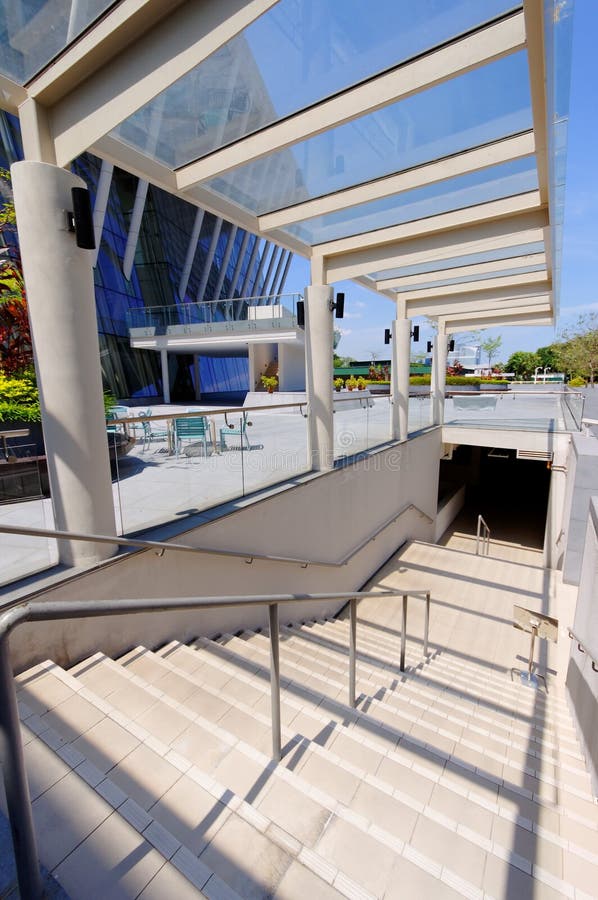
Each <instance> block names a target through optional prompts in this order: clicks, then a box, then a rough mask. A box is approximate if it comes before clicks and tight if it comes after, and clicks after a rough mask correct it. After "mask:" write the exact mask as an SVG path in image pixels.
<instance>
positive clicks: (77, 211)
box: [71, 187, 96, 250]
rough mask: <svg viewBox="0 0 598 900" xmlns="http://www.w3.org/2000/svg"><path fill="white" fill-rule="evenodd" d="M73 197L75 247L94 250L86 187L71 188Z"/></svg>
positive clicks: (91, 214) (89, 205) (89, 201)
mask: <svg viewBox="0 0 598 900" xmlns="http://www.w3.org/2000/svg"><path fill="white" fill-rule="evenodd" d="M71 197H72V198H73V219H74V223H75V239H76V241H77V247H81V249H82V250H95V248H96V239H95V234H94V231H93V213H92V211H91V200H90V197H89V191H88V190H87V188H80V187H74V188H71Z"/></svg>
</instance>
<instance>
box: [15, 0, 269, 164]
mask: <svg viewBox="0 0 598 900" xmlns="http://www.w3.org/2000/svg"><path fill="white" fill-rule="evenodd" d="M276 2H278V0H201V2H199V0H195V2H187V3H182V4H180V3H172V2H168V0H154V2H151V3H148V2H147V0H145V2H141V3H140V2H139V0H130V2H125V3H124V4H122V5H123V6H126V7H127V8H128V9H129V10H130V16H129V19H128V20H126V21H124V22H123V25H122V27H121V28H120V29H117V30H114V29H112V30H111V18H110V16H108V17H106V19H107V20H108V21H106V23H105V24H103V23H104V20H102V21H101V22H100V23H99V24H98V26H96V27H95V28H92V29H90V32H89V33H87V34H86V35H84V36H83V38H82V40H81V42H77V43H76V45H75V48H74V49H76V50H78V54H77V55H81V56H82V59H83V63H82V64H84V65H85V64H86V65H87V71H85V77H84V78H82V73H81V69H80V66H77V65H76V64H75V63H76V59H77V55H75V56H74V57H70V59H71V60H72V64H71V67H70V68H67V69H66V70H65V67H64V64H62V65H60V60H59V63H57V64H56V66H50V67H49V69H48V72H47V73H45V74H44V75H42V76H40V78H39V79H37V80H36V81H35V82H33V83H32V84H31V85H30V86H29V95H30V96H31V97H35V98H37V99H38V100H40V101H41V102H43V103H44V104H51V108H50V107H49V111H50V113H51V126H52V132H53V135H54V141H55V146H56V158H57V162H58V165H59V166H64V165H66V164H67V163H68V162H70V161H71V160H72V159H74V158H75V157H76V156H78V155H79V154H80V153H82V152H83V151H84V150H87V148H88V147H89V145H90V144H92V143H94V142H95V141H97V140H98V139H99V138H100V137H102V136H103V135H105V134H108V133H109V132H110V131H112V129H114V128H115V127H116V126H117V125H118V124H119V123H120V122H122V121H123V120H124V119H126V118H128V117H129V116H130V115H132V114H133V113H134V112H136V111H137V110H138V109H140V108H141V107H142V106H144V105H145V104H146V103H149V101H150V100H152V99H153V98H154V97H156V96H157V95H158V94H160V93H161V92H162V91H164V90H165V89H166V88H167V87H169V86H170V85H171V84H173V83H174V82H175V81H177V80H178V79H179V78H181V77H182V76H183V75H186V74H187V72H189V71H190V70H191V69H193V68H195V67H196V66H197V65H199V63H201V62H202V61H203V60H204V59H206V58H207V57H208V56H210V55H211V54H212V53H214V52H215V51H216V50H218V49H220V48H221V47H222V46H223V45H224V44H226V43H227V42H228V41H230V40H231V39H232V38H234V37H235V36H236V35H237V34H239V32H241V31H242V30H243V29H244V28H245V27H247V25H250V24H251V23H252V22H253V21H254V20H255V19H256V18H258V17H259V16H261V15H262V14H263V13H264V12H266V11H267V10H268V9H270V7H272V6H273V5H274V4H275V3H276ZM160 5H161V6H162V8H161V10H160V16H161V18H160V20H159V21H158V22H156V23H155V24H154V26H153V27H152V28H148V27H147V21H144V20H143V19H140V20H138V18H137V17H136V16H135V15H134V12H135V7H137V10H139V7H140V6H142V7H152V8H153V9H154V11H155V10H159V9H160ZM173 6H174V7H176V8H174V9H173ZM169 8H170V11H169ZM116 12H118V8H117V10H115V13H116ZM156 15H157V13H156ZM135 22H136V23H137V32H136V33H135V32H133V30H132V29H133V24H134V23H135ZM100 35H103V36H104V40H103V41H101V40H98V39H99V36H100ZM125 36H126V37H127V38H128V39H127V40H126V42H125V40H124V38H125ZM61 60H62V57H61Z"/></svg>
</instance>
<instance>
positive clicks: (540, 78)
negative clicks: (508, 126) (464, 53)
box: [523, 0, 550, 204]
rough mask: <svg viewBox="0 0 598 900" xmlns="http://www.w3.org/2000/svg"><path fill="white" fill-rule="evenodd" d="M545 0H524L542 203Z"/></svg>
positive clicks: (545, 191) (545, 184)
mask: <svg viewBox="0 0 598 900" xmlns="http://www.w3.org/2000/svg"><path fill="white" fill-rule="evenodd" d="M544 6H545V4H544V2H543V0H523V14H524V17H525V33H526V36H527V61H528V66H529V80H530V94H531V101H532V119H533V123H534V134H535V137H536V166H537V169H538V186H539V188H540V196H541V197H542V203H543V204H548V202H549V195H550V190H549V174H548V127H547V121H546V116H547V110H548V105H547V101H546V69H545V63H544V60H545V58H546V56H545V46H544Z"/></svg>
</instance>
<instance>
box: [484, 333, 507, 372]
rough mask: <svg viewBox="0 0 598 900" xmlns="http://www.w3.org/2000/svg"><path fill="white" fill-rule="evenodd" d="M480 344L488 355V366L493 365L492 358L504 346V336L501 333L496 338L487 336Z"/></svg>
mask: <svg viewBox="0 0 598 900" xmlns="http://www.w3.org/2000/svg"><path fill="white" fill-rule="evenodd" d="M480 346H481V348H482V350H483V351H484V353H485V354H486V356H487V357H488V366H492V360H493V359H494V357H495V356H496V354H497V353H498V351H499V350H500V348H501V347H502V337H501V336H500V334H499V335H498V336H497V337H495V338H487V339H486V340H485V341H483V342H482V343H481V344H480Z"/></svg>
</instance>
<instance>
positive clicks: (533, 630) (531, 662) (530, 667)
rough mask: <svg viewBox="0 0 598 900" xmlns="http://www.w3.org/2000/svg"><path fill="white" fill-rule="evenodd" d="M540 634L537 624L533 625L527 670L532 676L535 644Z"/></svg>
mask: <svg viewBox="0 0 598 900" xmlns="http://www.w3.org/2000/svg"><path fill="white" fill-rule="evenodd" d="M537 634H538V628H537V626H536V625H534V626H533V627H532V639H531V642H530V647H529V662H528V664H527V672H528V675H529V676H530V678H531V675H532V669H533V668H534V644H535V643H536V636H537Z"/></svg>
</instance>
